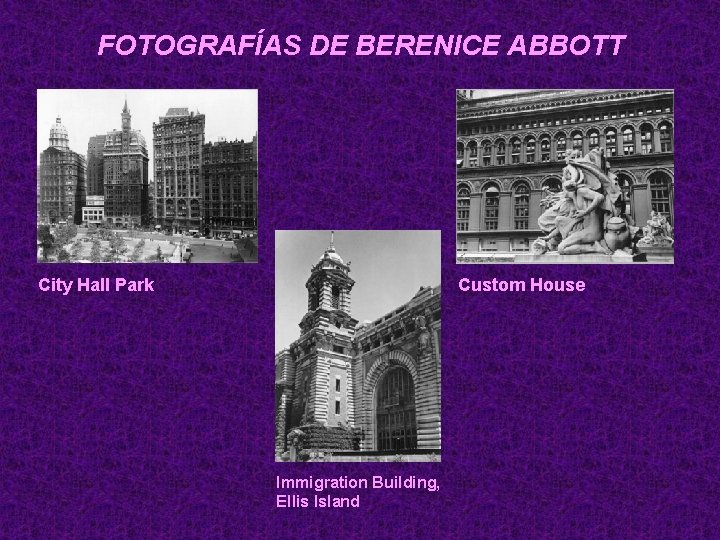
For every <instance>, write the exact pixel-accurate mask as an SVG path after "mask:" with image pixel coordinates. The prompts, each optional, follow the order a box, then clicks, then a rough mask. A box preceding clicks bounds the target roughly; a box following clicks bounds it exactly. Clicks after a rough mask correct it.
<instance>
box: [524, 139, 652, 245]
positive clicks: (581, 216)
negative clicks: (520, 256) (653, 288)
mask: <svg viewBox="0 0 720 540" xmlns="http://www.w3.org/2000/svg"><path fill="white" fill-rule="evenodd" d="M562 178H563V182H562V191H561V192H559V193H553V192H551V191H549V190H547V189H546V197H545V198H544V199H543V200H542V202H541V205H542V206H543V207H544V208H545V211H544V212H543V214H542V215H541V216H540V218H539V219H538V225H539V227H540V229H541V230H542V231H543V232H544V233H545V236H543V237H540V238H538V239H537V240H536V241H535V242H534V243H533V245H532V247H531V252H532V253H533V254H535V255H541V254H544V253H547V252H554V251H555V252H557V253H558V254H559V255H580V254H602V255H612V254H615V253H620V252H623V254H626V255H631V254H632V253H633V239H634V238H635V236H636V234H637V232H638V228H637V227H634V226H633V225H632V223H631V221H630V219H629V217H628V216H626V215H625V197H624V195H623V193H622V190H621V189H620V186H619V185H618V183H617V179H616V177H615V175H614V174H613V173H612V172H610V164H609V163H608V162H607V160H606V159H605V155H604V152H603V151H602V150H598V149H593V150H591V151H590V152H589V153H588V154H587V155H585V156H584V157H581V154H580V152H579V151H577V150H575V151H572V152H570V153H569V154H568V155H567V157H566V158H565V167H564V168H563V172H562Z"/></svg>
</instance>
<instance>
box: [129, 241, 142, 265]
mask: <svg viewBox="0 0 720 540" xmlns="http://www.w3.org/2000/svg"><path fill="white" fill-rule="evenodd" d="M144 247H145V239H144V238H143V239H142V240H140V241H139V242H138V243H137V244H135V249H133V252H132V254H131V255H130V260H131V261H132V262H138V261H139V260H140V257H142V254H143V248H144Z"/></svg>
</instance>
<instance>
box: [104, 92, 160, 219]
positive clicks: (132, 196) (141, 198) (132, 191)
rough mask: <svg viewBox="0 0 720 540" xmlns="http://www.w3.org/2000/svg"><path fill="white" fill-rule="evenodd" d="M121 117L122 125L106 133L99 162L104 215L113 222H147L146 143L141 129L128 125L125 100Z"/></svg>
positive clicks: (129, 117) (129, 120) (127, 110)
mask: <svg viewBox="0 0 720 540" xmlns="http://www.w3.org/2000/svg"><path fill="white" fill-rule="evenodd" d="M121 118H122V129H121V130H120V131H116V130H115V131H111V132H109V133H107V134H106V135H105V145H104V150H103V165H102V166H103V178H104V181H103V193H104V196H105V219H106V220H107V221H108V222H109V223H111V224H113V225H116V226H117V225H120V226H123V227H128V228H134V227H140V226H147V225H149V218H148V151H147V145H146V143H145V137H144V136H143V135H142V133H140V132H139V131H137V130H133V129H132V127H131V118H132V116H131V114H130V109H128V105H127V101H125V106H124V107H123V110H122V113H121Z"/></svg>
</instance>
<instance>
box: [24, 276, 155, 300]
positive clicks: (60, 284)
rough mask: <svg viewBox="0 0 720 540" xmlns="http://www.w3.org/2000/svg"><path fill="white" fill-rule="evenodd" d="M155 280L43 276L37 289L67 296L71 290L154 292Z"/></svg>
mask: <svg viewBox="0 0 720 540" xmlns="http://www.w3.org/2000/svg"><path fill="white" fill-rule="evenodd" d="M154 287H155V281H154V280H151V279H148V278H144V279H142V280H134V279H125V278H121V277H116V278H112V279H111V278H107V277H105V278H98V279H90V278H77V279H75V280H73V279H61V278H49V277H44V278H42V279H41V280H40V281H38V289H40V291H41V292H50V293H60V294H62V295H63V296H67V295H68V294H70V293H71V292H73V291H75V292H79V293H101V292H130V293H138V292H144V293H153V292H155V288H154Z"/></svg>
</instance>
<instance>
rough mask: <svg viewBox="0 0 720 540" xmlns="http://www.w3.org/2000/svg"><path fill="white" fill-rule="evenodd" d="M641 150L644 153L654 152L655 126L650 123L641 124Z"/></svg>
mask: <svg viewBox="0 0 720 540" xmlns="http://www.w3.org/2000/svg"><path fill="white" fill-rule="evenodd" d="M640 146H641V148H640V151H641V152H642V153H643V154H652V153H653V152H654V151H655V149H654V148H653V127H652V126H651V125H650V124H643V125H642V126H640Z"/></svg>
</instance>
